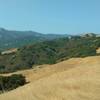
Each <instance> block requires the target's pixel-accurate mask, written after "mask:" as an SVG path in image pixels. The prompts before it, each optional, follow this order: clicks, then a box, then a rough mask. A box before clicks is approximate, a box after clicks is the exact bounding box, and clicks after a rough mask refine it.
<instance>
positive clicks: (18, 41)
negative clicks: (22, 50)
mask: <svg viewBox="0 0 100 100" xmlns="http://www.w3.org/2000/svg"><path fill="white" fill-rule="evenodd" d="M61 37H67V35H57V34H42V33H38V32H34V31H15V30H6V29H4V28H0V50H5V49H9V48H15V47H21V46H24V45H28V44H32V43H36V42H41V41H45V40H52V39H56V38H61Z"/></svg>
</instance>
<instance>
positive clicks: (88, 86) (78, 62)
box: [0, 56, 100, 100]
mask: <svg viewBox="0 0 100 100" xmlns="http://www.w3.org/2000/svg"><path fill="white" fill-rule="evenodd" d="M40 67H41V68H40ZM42 67H43V68H42ZM16 73H18V74H19V73H22V74H24V75H25V76H26V77H27V80H28V81H30V83H29V84H27V85H25V86H23V87H20V88H18V89H16V90H13V91H11V92H8V93H5V94H2V95H0V100H100V56H94V57H86V58H72V59H69V60H67V61H63V62H61V63H58V64H55V65H43V66H38V67H37V68H36V69H33V70H25V71H19V72H16Z"/></svg>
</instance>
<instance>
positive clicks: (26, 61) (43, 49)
mask: <svg viewBox="0 0 100 100" xmlns="http://www.w3.org/2000/svg"><path fill="white" fill-rule="evenodd" d="M99 47H100V37H97V36H96V35H94V34H86V35H84V36H73V37H70V38H68V37H66V38H60V39H55V40H49V41H43V42H37V43H35V44H32V45H27V46H24V47H21V48H19V49H18V51H17V52H15V53H11V54H4V55H1V56H0V72H1V73H2V72H13V71H17V70H22V69H29V68H32V66H34V67H35V66H37V65H42V64H54V63H57V62H60V61H63V60H66V59H69V58H72V57H86V56H94V55H99V54H96V50H97V48H99Z"/></svg>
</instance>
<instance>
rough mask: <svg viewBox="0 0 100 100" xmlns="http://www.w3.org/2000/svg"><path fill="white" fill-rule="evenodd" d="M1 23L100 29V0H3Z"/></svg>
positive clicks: (64, 30)
mask: <svg viewBox="0 0 100 100" xmlns="http://www.w3.org/2000/svg"><path fill="white" fill-rule="evenodd" d="M0 27H2V28H6V29H9V30H32V31H37V32H40V33H56V34H57V33H58V34H78V33H79V34H80V33H88V32H94V33H100V0H0Z"/></svg>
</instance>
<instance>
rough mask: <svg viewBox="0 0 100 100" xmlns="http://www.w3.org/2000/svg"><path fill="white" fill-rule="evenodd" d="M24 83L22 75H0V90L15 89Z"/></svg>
mask: <svg viewBox="0 0 100 100" xmlns="http://www.w3.org/2000/svg"><path fill="white" fill-rule="evenodd" d="M24 84H26V80H25V77H24V76H23V75H21V74H20V75H16V74H14V75H11V76H0V92H1V93H2V92H5V91H9V90H13V89H16V88H17V87H19V86H23V85H24Z"/></svg>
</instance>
